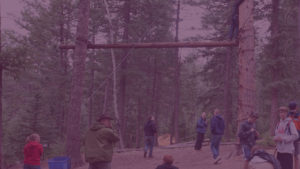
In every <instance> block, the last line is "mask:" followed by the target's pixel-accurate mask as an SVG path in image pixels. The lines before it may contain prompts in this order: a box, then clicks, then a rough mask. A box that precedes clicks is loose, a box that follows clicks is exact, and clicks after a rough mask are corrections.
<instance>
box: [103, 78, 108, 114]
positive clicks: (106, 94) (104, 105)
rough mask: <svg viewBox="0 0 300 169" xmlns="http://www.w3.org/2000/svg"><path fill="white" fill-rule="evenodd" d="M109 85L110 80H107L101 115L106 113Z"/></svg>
mask: <svg viewBox="0 0 300 169" xmlns="http://www.w3.org/2000/svg"><path fill="white" fill-rule="evenodd" d="M109 84H110V80H107V82H106V84H105V91H104V100H103V109H102V114H105V112H106V107H107V97H108V90H109Z"/></svg>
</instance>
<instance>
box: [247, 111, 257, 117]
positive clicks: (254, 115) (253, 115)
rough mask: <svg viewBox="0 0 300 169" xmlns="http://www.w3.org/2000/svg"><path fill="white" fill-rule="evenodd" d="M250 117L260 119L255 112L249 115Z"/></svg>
mask: <svg viewBox="0 0 300 169" xmlns="http://www.w3.org/2000/svg"><path fill="white" fill-rule="evenodd" d="M249 117H253V118H258V114H257V113H255V112H251V113H250V114H249Z"/></svg>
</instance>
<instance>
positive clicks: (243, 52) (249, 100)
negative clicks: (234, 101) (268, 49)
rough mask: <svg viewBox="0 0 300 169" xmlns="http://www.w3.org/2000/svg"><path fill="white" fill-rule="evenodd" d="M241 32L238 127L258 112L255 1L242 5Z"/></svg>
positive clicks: (240, 11)
mask: <svg viewBox="0 0 300 169" xmlns="http://www.w3.org/2000/svg"><path fill="white" fill-rule="evenodd" d="M239 30H240V31H239V32H240V35H239V37H240V38H239V58H238V65H239V93H238V94H239V96H238V126H240V123H241V122H242V121H243V120H246V119H247V116H248V114H249V113H250V112H255V110H256V107H255V100H256V99H255V98H256V87H255V83H256V81H255V59H254V26H253V0H247V1H244V2H243V3H242V4H241V5H240V8H239Z"/></svg>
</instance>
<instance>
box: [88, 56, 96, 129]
mask: <svg viewBox="0 0 300 169" xmlns="http://www.w3.org/2000/svg"><path fill="white" fill-rule="evenodd" d="M92 62H93V61H92ZM90 75H91V76H90V83H91V85H90V98H89V126H91V125H92V122H93V120H92V119H93V112H94V111H93V109H94V108H93V102H94V101H93V92H94V80H95V77H94V76H95V70H94V67H93V66H92V68H91V72H90Z"/></svg>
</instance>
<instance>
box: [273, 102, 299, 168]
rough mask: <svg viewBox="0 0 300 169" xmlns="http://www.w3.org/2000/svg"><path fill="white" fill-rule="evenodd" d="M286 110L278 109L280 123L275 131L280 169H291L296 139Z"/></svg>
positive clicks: (294, 130) (295, 131) (293, 127)
mask: <svg viewBox="0 0 300 169" xmlns="http://www.w3.org/2000/svg"><path fill="white" fill-rule="evenodd" d="M287 114H288V108H287V107H283V106H282V107H280V108H279V116H280V122H279V123H278V125H277V127H276V129H275V136H274V141H275V142H276V148H277V159H278V161H279V162H280V165H281V168H282V169H293V153H294V151H295V147H294V141H295V140H297V139H298V132H297V129H296V127H295V124H294V123H293V121H292V119H291V118H290V117H287Z"/></svg>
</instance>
